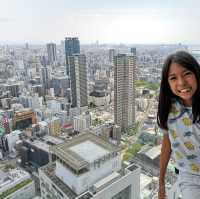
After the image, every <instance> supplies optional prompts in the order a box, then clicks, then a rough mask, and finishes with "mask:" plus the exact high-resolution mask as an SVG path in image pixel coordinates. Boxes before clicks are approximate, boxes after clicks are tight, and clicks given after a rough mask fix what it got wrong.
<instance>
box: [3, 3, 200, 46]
mask: <svg viewBox="0 0 200 199" xmlns="http://www.w3.org/2000/svg"><path fill="white" fill-rule="evenodd" d="M65 37H78V38H79V40H80V42H81V43H82V44H90V43H94V42H96V41H97V40H98V41H99V43H116V44H119V43H124V44H154V43H156V44H160V43H161V44H172V43H183V44H200V1H199V0H0V44H1V43H26V42H28V43H35V44H40V43H47V42H55V43H60V41H61V40H64V38H65Z"/></svg>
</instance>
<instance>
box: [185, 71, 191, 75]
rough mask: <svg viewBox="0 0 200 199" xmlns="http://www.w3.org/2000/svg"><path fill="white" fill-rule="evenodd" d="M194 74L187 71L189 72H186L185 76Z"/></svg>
mask: <svg viewBox="0 0 200 199" xmlns="http://www.w3.org/2000/svg"><path fill="white" fill-rule="evenodd" d="M191 74H192V72H190V71H187V72H185V74H184V75H185V76H187V75H191Z"/></svg>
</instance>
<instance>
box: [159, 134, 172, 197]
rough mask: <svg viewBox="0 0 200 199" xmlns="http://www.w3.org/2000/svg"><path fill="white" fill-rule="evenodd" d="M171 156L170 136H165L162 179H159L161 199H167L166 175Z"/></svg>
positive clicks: (162, 153)
mask: <svg viewBox="0 0 200 199" xmlns="http://www.w3.org/2000/svg"><path fill="white" fill-rule="evenodd" d="M170 156H171V143H170V140H169V136H168V134H164V136H163V140H162V148H161V153H160V178H159V193H158V198H159V199H165V173H166V170H167V165H168V162H169V159H170Z"/></svg>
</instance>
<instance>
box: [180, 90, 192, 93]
mask: <svg viewBox="0 0 200 199" xmlns="http://www.w3.org/2000/svg"><path fill="white" fill-rule="evenodd" d="M188 91H190V89H183V90H181V92H182V93H185V92H188Z"/></svg>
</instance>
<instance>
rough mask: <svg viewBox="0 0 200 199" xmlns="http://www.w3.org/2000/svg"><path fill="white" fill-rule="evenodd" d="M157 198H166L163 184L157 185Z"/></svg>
mask: <svg viewBox="0 0 200 199" xmlns="http://www.w3.org/2000/svg"><path fill="white" fill-rule="evenodd" d="M158 199H166V195H165V185H160V186H159V191H158Z"/></svg>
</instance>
